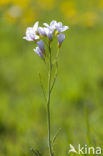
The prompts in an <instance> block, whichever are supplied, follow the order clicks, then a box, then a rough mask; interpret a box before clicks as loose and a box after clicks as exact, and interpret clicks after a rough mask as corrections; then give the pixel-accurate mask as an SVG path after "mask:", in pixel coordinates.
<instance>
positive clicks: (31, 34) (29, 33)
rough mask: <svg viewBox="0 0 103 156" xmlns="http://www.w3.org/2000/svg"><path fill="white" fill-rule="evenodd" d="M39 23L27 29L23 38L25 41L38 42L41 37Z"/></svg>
mask: <svg viewBox="0 0 103 156" xmlns="http://www.w3.org/2000/svg"><path fill="white" fill-rule="evenodd" d="M38 25H39V22H36V23H35V24H34V26H33V27H28V28H27V29H26V36H25V37H23V39H25V40H27V41H36V40H38V39H39V36H38V35H37V30H38Z"/></svg>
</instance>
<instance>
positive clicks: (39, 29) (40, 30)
mask: <svg viewBox="0 0 103 156" xmlns="http://www.w3.org/2000/svg"><path fill="white" fill-rule="evenodd" d="M38 33H39V35H43V36H46V33H45V29H44V28H43V27H38Z"/></svg>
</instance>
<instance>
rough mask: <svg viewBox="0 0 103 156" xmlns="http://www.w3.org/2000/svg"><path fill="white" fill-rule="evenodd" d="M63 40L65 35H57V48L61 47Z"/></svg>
mask: <svg viewBox="0 0 103 156" xmlns="http://www.w3.org/2000/svg"><path fill="white" fill-rule="evenodd" d="M64 39H65V34H62V33H60V34H59V35H58V42H59V46H61V44H62V42H63V41H64Z"/></svg>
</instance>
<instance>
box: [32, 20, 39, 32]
mask: <svg viewBox="0 0 103 156" xmlns="http://www.w3.org/2000/svg"><path fill="white" fill-rule="evenodd" d="M38 27H39V22H38V21H37V22H35V24H34V26H33V31H34V33H35V34H36V33H37V32H38Z"/></svg>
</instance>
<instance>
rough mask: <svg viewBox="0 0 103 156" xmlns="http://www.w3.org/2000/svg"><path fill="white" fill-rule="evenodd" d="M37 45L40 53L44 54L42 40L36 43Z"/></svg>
mask: <svg viewBox="0 0 103 156" xmlns="http://www.w3.org/2000/svg"><path fill="white" fill-rule="evenodd" d="M37 44H38V47H39V48H40V50H41V51H42V53H44V52H45V48H44V42H43V40H40V41H38V42H37Z"/></svg>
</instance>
